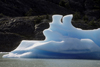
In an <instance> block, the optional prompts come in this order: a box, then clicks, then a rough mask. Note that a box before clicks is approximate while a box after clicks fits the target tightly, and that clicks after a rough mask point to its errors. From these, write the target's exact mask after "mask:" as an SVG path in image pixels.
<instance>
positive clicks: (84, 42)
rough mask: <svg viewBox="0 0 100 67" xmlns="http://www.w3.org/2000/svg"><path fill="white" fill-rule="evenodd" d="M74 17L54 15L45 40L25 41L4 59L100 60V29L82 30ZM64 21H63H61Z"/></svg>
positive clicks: (45, 33) (44, 32) (45, 32)
mask: <svg viewBox="0 0 100 67" xmlns="http://www.w3.org/2000/svg"><path fill="white" fill-rule="evenodd" d="M72 17H73V15H66V16H64V17H63V16H62V15H53V16H52V18H53V21H52V23H50V27H49V28H48V29H45V30H44V31H43V34H44V35H45V40H43V41H35V40H23V41H22V42H21V43H20V45H19V46H18V47H17V48H16V49H15V50H13V51H11V52H9V54H6V55H3V57H4V58H53V59H55V58H58V59H100V29H99V28H98V29H94V30H82V29H80V28H75V27H74V26H73V25H72V23H71V20H72ZM61 20H62V21H61Z"/></svg>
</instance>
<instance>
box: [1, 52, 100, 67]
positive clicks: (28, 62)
mask: <svg viewBox="0 0 100 67" xmlns="http://www.w3.org/2000/svg"><path fill="white" fill-rule="evenodd" d="M4 54H5V53H0V67H100V60H81V59H18V58H17V59H11V58H2V55H4Z"/></svg>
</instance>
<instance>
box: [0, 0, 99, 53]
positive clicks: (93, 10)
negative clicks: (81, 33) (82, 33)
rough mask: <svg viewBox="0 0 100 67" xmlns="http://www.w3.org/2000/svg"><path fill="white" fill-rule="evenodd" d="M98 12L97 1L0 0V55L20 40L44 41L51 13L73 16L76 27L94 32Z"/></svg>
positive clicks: (96, 25)
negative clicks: (44, 33) (44, 32)
mask: <svg viewBox="0 0 100 67" xmlns="http://www.w3.org/2000/svg"><path fill="white" fill-rule="evenodd" d="M99 13H100V0H0V52H1V51H11V50H13V49H15V48H16V47H17V46H18V45H19V43H20V42H21V41H22V40H43V39H44V38H45V37H44V36H43V33H42V31H43V30H44V29H46V28H48V27H49V22H51V15H53V14H62V15H66V14H73V15H74V18H73V21H72V24H73V25H74V26H75V27H78V28H82V29H97V28H100V14H99ZM40 15H41V16H40Z"/></svg>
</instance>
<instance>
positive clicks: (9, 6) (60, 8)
mask: <svg viewBox="0 0 100 67" xmlns="http://www.w3.org/2000/svg"><path fill="white" fill-rule="evenodd" d="M76 12H78V13H79V14H80V15H81V17H83V16H84V15H87V16H88V17H89V19H90V20H91V19H100V14H99V13H100V0H0V14H1V16H2V15H6V16H15V17H16V16H34V15H46V14H63V15H66V14H71V13H72V14H75V13H76Z"/></svg>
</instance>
